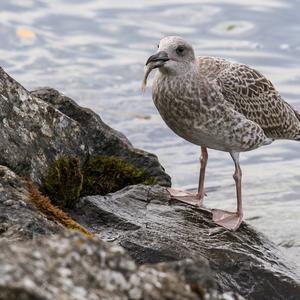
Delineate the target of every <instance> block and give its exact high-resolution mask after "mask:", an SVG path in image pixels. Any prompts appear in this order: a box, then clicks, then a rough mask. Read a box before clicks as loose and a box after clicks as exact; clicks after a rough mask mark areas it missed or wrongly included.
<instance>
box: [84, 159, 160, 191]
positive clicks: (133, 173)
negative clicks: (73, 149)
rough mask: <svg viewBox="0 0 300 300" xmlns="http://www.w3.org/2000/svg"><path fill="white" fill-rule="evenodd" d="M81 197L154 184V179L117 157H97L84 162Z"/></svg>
mask: <svg viewBox="0 0 300 300" xmlns="http://www.w3.org/2000/svg"><path fill="white" fill-rule="evenodd" d="M82 174H83V185H82V191H81V195H82V196H86V195H106V194H108V193H113V192H116V191H118V190H120V189H122V188H124V187H125V186H128V185H133V184H138V183H143V184H146V185H152V184H155V179H154V178H153V177H150V176H149V175H148V174H147V173H146V172H145V171H144V170H140V169H137V168H135V167H134V166H133V165H131V164H128V163H126V162H125V161H124V160H122V159H120V158H118V157H112V156H110V157H108V156H99V157H96V158H94V159H90V160H88V161H86V162H85V164H84V165H83V168H82Z"/></svg>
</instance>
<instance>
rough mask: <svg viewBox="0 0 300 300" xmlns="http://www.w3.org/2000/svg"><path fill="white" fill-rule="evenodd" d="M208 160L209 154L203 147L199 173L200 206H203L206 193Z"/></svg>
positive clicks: (198, 194)
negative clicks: (205, 181) (205, 180)
mask: <svg viewBox="0 0 300 300" xmlns="http://www.w3.org/2000/svg"><path fill="white" fill-rule="evenodd" d="M207 160H208V153H207V148H206V147H201V156H200V173H199V183H198V193H197V196H198V199H199V206H201V205H202V204H203V199H204V196H205V191H204V179H205V170H206V165H207Z"/></svg>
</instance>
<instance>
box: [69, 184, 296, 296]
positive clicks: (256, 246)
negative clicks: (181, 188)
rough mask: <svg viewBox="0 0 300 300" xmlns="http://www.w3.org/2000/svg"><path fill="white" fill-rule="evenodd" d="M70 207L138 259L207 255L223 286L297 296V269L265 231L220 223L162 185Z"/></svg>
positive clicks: (247, 292)
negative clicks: (231, 227) (172, 195)
mask: <svg viewBox="0 0 300 300" xmlns="http://www.w3.org/2000/svg"><path fill="white" fill-rule="evenodd" d="M70 213H71V215H72V217H73V218H74V219H75V220H77V221H78V222H79V223H80V224H82V225H84V226H85V227H87V228H89V229H90V230H92V231H94V232H95V233H98V235H99V236H100V237H101V238H103V239H106V240H110V241H117V242H118V243H119V244H120V245H121V246H123V247H124V248H125V249H126V250H127V251H128V252H129V254H130V255H131V257H133V258H134V260H135V261H136V262H137V263H139V264H145V263H158V262H170V261H173V262H174V261H180V260H184V259H192V260H193V261H194V262H195V266H196V265H197V262H198V261H200V262H203V261H207V262H208V264H209V266H210V267H209V269H210V272H211V274H212V276H213V278H214V280H215V282H216V283H217V285H218V287H219V289H221V290H223V291H226V290H232V291H236V292H238V293H240V294H241V295H243V296H244V297H245V298H246V299H255V300H258V299H259V300H264V299H266V300H272V299H274V300H275V299H287V300H296V299H299V295H300V276H299V270H294V269H293V267H291V266H290V264H289V263H288V262H286V261H285V259H284V257H283V256H282V254H281V253H280V251H279V250H278V249H277V248H276V246H275V245H274V244H273V243H272V242H270V241H269V240H268V239H267V238H266V237H265V236H263V235H261V234H260V233H258V232H256V231H255V230H254V229H252V228H251V227H250V226H248V225H247V224H245V223H243V224H242V225H241V227H240V229H239V230H238V231H237V232H230V231H227V230H225V229H223V228H220V227H218V226H216V225H215V224H213V223H212V221H211V213H210V212H209V211H205V210H202V209H197V208H194V207H190V206H187V205H184V204H181V203H179V202H176V201H173V202H172V201H171V200H170V198H169V195H168V193H167V192H166V191H165V189H164V188H162V187H159V186H153V187H146V186H143V185H138V186H131V187H128V188H125V189H123V190H121V191H119V192H117V193H114V194H109V195H107V196H88V197H84V198H82V199H80V201H79V203H78V205H77V207H76V209H75V210H73V211H72V212H70ZM201 266H202V267H201ZM201 268H202V269H201ZM197 270H198V272H197ZM188 273H189V274H196V276H199V275H198V274H200V277H201V276H203V274H206V273H207V271H205V272H203V264H200V267H196V271H194V272H188ZM191 276H193V275H191ZM192 280H194V281H199V280H200V281H201V278H198V279H197V278H196V279H195V278H194V279H193V278H192Z"/></svg>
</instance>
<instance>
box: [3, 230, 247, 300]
mask: <svg viewBox="0 0 300 300" xmlns="http://www.w3.org/2000/svg"><path fill="white" fill-rule="evenodd" d="M2 246H3V247H2V250H1V251H0V265H1V268H0V299H1V300H7V299H10V300H33V299H34V300H53V299H65V300H83V299H89V300H100V299H101V300H123V299H124V300H127V299H132V300H134V299H141V300H142V299H143V300H150V299H155V300H159V299H174V300H176V299H178V300H182V299H187V300H189V299H191V300H192V299H207V300H217V299H225V298H223V297H224V295H221V294H219V293H216V294H215V295H212V294H211V295H209V294H205V293H203V294H201V292H202V291H201V287H200V286H198V291H201V292H200V293H198V292H197V290H196V288H195V286H194V287H192V286H191V285H189V284H187V283H185V282H184V280H183V278H181V277H180V276H179V275H177V274H176V273H175V272H174V271H171V270H167V271H166V270H164V266H163V265H158V266H140V267H138V266H137V265H136V264H135V263H134V261H133V260H132V259H131V258H129V256H128V255H127V254H126V253H125V251H124V249H123V248H121V247H119V246H117V245H114V244H108V243H105V242H103V241H101V240H99V239H96V238H95V239H87V238H84V237H83V236H82V235H80V234H78V233H66V232H65V233H63V234H59V235H56V236H53V237H51V238H43V239H35V240H33V241H30V242H26V243H16V244H13V245H12V244H10V243H7V244H5V243H2ZM193 290H194V291H193ZM205 295H207V297H206V296H205ZM204 297H205V298H204ZM233 297H234V296H232V297H231V298H226V299H232V300H233V299H242V298H238V297H237V298H233Z"/></svg>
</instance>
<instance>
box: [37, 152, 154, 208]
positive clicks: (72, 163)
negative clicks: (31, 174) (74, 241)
mask: <svg viewBox="0 0 300 300" xmlns="http://www.w3.org/2000/svg"><path fill="white" fill-rule="evenodd" d="M155 182H156V181H155V179H154V178H153V177H151V176H149V175H148V174H147V173H146V172H145V171H144V170H141V169H137V168H136V167H134V166H133V165H131V164H128V163H127V162H125V161H124V160H122V159H120V158H118V157H112V156H98V157H95V158H93V159H89V160H87V161H86V162H85V163H84V165H83V167H82V168H80V161H79V159H78V158H72V157H63V158H60V159H58V160H57V161H55V162H54V164H53V165H52V166H51V167H50V168H49V171H48V175H47V176H46V177H45V179H44V180H43V187H42V193H43V194H44V195H47V196H48V197H49V198H50V200H51V203H52V204H54V205H55V206H57V207H60V208H64V207H67V208H72V207H73V206H74V205H75V203H76V201H77V200H78V199H79V197H80V196H88V195H106V194H108V193H113V192H116V191H118V190H120V189H122V188H124V187H126V186H128V185H133V184H138V183H143V184H146V185H152V184H155Z"/></svg>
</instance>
